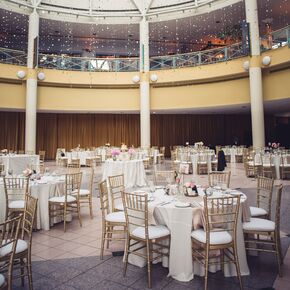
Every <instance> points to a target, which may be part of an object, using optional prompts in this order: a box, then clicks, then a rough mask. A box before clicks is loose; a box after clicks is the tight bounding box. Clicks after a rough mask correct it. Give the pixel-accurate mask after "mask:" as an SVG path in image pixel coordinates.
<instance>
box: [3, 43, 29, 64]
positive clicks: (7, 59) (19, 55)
mask: <svg viewBox="0 0 290 290" xmlns="http://www.w3.org/2000/svg"><path fill="white" fill-rule="evenodd" d="M26 60H27V53H26V52H25V51H21V50H14V49H9V48H2V47H0V62H2V63H7V64H16V65H26Z"/></svg>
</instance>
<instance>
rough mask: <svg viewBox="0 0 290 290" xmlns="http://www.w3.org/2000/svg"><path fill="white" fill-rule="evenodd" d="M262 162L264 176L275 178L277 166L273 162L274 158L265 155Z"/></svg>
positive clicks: (270, 155)
mask: <svg viewBox="0 0 290 290" xmlns="http://www.w3.org/2000/svg"><path fill="white" fill-rule="evenodd" d="M261 160H262V167H261V170H262V176H264V177H270V178H275V165H274V162H273V156H272V154H270V153H265V154H264V155H262V156H261Z"/></svg>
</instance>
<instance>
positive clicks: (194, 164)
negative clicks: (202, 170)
mask: <svg viewBox="0 0 290 290" xmlns="http://www.w3.org/2000/svg"><path fill="white" fill-rule="evenodd" d="M199 154H204V153H199ZM206 154H207V168H208V172H211V171H212V166H211V162H212V159H213V156H214V153H206ZM190 157H191V162H192V171H193V174H197V160H198V153H194V154H191V155H190Z"/></svg>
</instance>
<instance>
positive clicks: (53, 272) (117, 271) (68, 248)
mask: <svg viewBox="0 0 290 290" xmlns="http://www.w3.org/2000/svg"><path fill="white" fill-rule="evenodd" d="M47 166H49V167H51V168H53V167H54V163H48V164H47ZM161 167H162V168H169V162H166V163H165V164H164V165H161ZM84 170H86V169H84ZM228 170H231V172H232V177H231V187H232V188H241V189H242V191H243V192H245V193H246V194H247V195H248V198H249V201H250V203H254V202H255V190H254V188H255V186H256V180H254V179H250V178H246V177H245V174H244V169H243V166H242V164H236V165H232V166H229V168H228ZM96 174H97V178H99V179H101V168H100V169H99V170H98V172H97V173H96ZM149 178H150V175H149ZM192 178H194V179H195V181H196V183H198V184H201V185H207V176H198V177H193V176H186V180H187V179H192ZM281 182H282V181H281ZM279 183H280V181H276V182H275V184H276V185H277V184H279ZM282 183H283V184H284V185H285V187H284V195H283V202H282V214H281V216H282V219H281V231H282V237H283V238H282V244H283V251H284V252H285V253H286V252H287V249H288V245H289V241H290V238H289V237H287V234H289V233H290V223H289V221H290V195H289V189H290V186H289V185H290V181H283V182H282ZM273 202H275V201H273ZM82 217H83V226H82V227H80V226H79V223H78V220H77V219H73V221H72V222H70V223H69V224H68V225H67V232H66V233H64V232H63V225H62V224H58V225H55V226H53V227H52V228H51V230H50V231H38V232H34V233H33V246H32V260H33V280H34V283H33V284H34V289H35V290H40V289H45V290H49V289H59V290H64V289H65V290H76V289H79V290H86V289H103V290H105V289H110V290H114V289H118V290H122V289H146V288H147V280H146V278H147V276H146V275H147V272H146V269H145V268H138V267H135V266H130V267H129V269H128V272H127V276H126V277H123V275H122V268H123V263H122V257H113V256H112V252H114V251H121V250H123V243H120V242H119V243H112V244H111V246H110V250H108V251H107V252H106V255H105V259H104V260H102V261H101V260H100V259H99V252H100V238H101V212H100V209H99V200H98V198H97V197H96V196H95V197H94V218H93V219H90V217H89V213H88V210H87V208H82ZM248 262H249V266H250V271H251V275H250V276H246V277H243V282H244V286H245V287H244V289H261V288H266V287H272V286H273V285H274V287H275V289H276V290H284V289H285V290H286V289H290V287H289V283H290V251H288V252H287V253H286V256H285V260H284V265H283V278H278V279H276V276H277V269H276V261H275V257H274V256H273V255H271V254H265V255H260V256H259V257H250V258H249V260H248ZM167 274H168V270H167V269H166V268H163V267H162V266H161V265H154V266H153V271H152V277H153V283H152V284H153V289H203V278H200V277H195V278H194V279H193V280H192V281H190V282H187V283H181V282H178V281H175V280H173V279H172V278H170V277H167ZM275 280H276V281H275ZM26 284H27V283H26ZM15 289H28V287H27V285H26V286H25V287H24V288H22V287H21V286H20V285H19V281H15ZM209 289H227V290H229V289H238V284H237V279H236V278H224V277H223V275H222V274H221V273H215V274H211V275H210V282H209Z"/></svg>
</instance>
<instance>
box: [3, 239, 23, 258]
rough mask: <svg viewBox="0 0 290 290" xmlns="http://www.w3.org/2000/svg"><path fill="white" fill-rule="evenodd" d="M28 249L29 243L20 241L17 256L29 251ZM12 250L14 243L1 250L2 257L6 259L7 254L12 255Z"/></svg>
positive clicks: (17, 246) (18, 241)
mask: <svg viewBox="0 0 290 290" xmlns="http://www.w3.org/2000/svg"><path fill="white" fill-rule="evenodd" d="M3 242H4V241H3ZM2 244H4V243H2ZM27 248H28V245H27V242H26V241H24V240H21V239H18V240H17V245H16V251H15V253H16V254H18V253H21V252H23V251H25V250H27ZM11 250H12V243H10V244H8V245H6V246H4V247H2V248H1V249H0V257H4V256H6V255H7V254H9V253H11Z"/></svg>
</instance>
